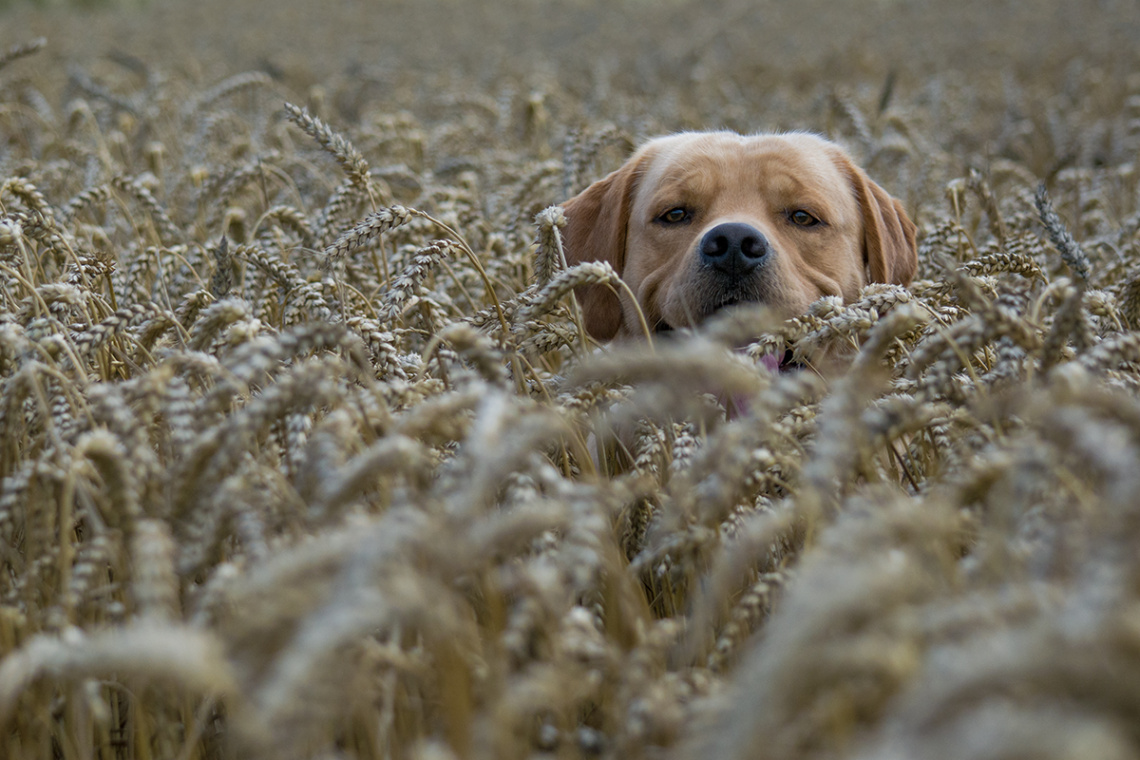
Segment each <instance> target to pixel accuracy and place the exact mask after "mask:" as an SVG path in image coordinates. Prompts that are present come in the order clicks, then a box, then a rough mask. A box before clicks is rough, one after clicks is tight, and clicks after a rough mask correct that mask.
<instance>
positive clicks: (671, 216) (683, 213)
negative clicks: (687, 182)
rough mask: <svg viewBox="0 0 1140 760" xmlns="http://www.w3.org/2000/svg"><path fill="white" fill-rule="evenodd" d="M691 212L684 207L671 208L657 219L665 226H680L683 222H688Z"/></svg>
mask: <svg viewBox="0 0 1140 760" xmlns="http://www.w3.org/2000/svg"><path fill="white" fill-rule="evenodd" d="M688 219H689V210H688V209H686V208H685V207H683V206H678V207H677V208H671V209H669V210H668V211H666V212H665V213H664V214H662V215H661V216H659V217H657V221H659V222H664V223H665V224H680V223H681V222H684V221H688Z"/></svg>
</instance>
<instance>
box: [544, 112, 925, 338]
mask: <svg viewBox="0 0 1140 760" xmlns="http://www.w3.org/2000/svg"><path fill="white" fill-rule="evenodd" d="M563 209H564V212H565V215H566V219H567V226H566V228H565V230H564V241H565V250H566V257H567V261H568V263H570V264H571V265H573V264H576V263H579V262H582V261H608V262H609V263H610V264H611V265H612V266H613V267H614V269H615V270H616V271H617V272H618V274H620V275H621V277H622V279H623V280H624V281H625V283H626V284H627V285H628V286H629V288H630V290H631V291H632V292H633V293H634V294H635V295H636V297H637V307H640V309H641V311H642V312H643V313H644V315H645V318H646V321H647V323H648V324H649V326H650V327H651V328H656V329H658V330H665V329H671V328H677V327H690V326H695V325H697V324H699V323H700V322H702V321H703V320H704V319H706V318H707V317H708V316H709V315H711V314H713V313H714V312H716V311H717V310H718V309H721V308H723V307H725V306H730V305H732V304H736V303H742V302H760V303H765V304H769V305H770V306H771V307H772V308H774V309H775V310H776V311H777V312H778V313H779V314H781V315H782V316H785V317H791V316H795V315H797V314H801V313H803V312H804V311H805V310H806V309H807V307H808V306H809V305H810V304H811V303H812V302H814V301H816V300H817V299H819V298H821V297H823V296H828V295H832V296H840V297H842V298H843V299H844V300H845V301H849V300H851V299H853V298H854V297H855V296H856V295H857V294H858V292H859V290H860V289H861V288H862V287H863V286H864V285H865V284H867V283H868V282H885V283H897V284H901V285H906V284H909V283H910V281H911V278H912V277H913V276H914V272H915V269H916V268H917V265H918V258H917V254H916V249H915V226H914V224H913V223H912V222H911V221H910V219H909V218H907V215H906V212H905V211H904V210H903V207H902V204H900V203H899V202H898V201H897V200H895V199H893V198H891V197H890V196H889V195H888V194H887V193H886V192H885V191H884V190H883V189H882V188H881V187H879V186H878V185H876V184H875V183H874V182H872V181H871V180H870V179H869V178H868V177H867V175H866V174H865V173H864V172H863V170H862V169H860V168H859V167H857V166H856V165H855V164H854V163H853V162H852V161H851V159H850V158H849V157H848V156H847V154H846V153H845V152H844V151H843V150H842V149H841V148H840V147H839V146H837V145H835V144H834V143H832V142H829V141H827V140H824V139H822V138H820V137H816V136H814V135H809V134H799V133H793V134H785V135H755V136H749V137H745V136H741V135H738V134H735V133H732V132H698V133H683V134H677V135H672V136H669V137H660V138H656V139H654V140H651V141H649V142H648V143H646V144H645V145H644V146H642V147H641V148H640V149H639V150H638V151H637V152H636V153H635V154H634V155H633V156H632V157H631V158H630V159H629V161H627V162H626V164H625V165H624V166H622V167H621V168H620V169H618V170H617V171H615V172H614V173H612V174H610V175H609V176H608V177H606V178H605V179H602V180H599V181H598V182H595V183H594V184H593V185H591V186H590V187H588V188H586V190H584V191H583V192H582V193H580V194H579V195H577V196H575V197H574V198H571V199H570V200H568V201H566V203H564V204H563ZM577 295H578V298H579V300H580V302H581V304H582V309H583V315H584V318H585V325H586V329H587V330H588V331H589V332H590V334H591V335H592V336H593V337H594V338H596V339H598V340H609V339H611V338H614V337H619V336H623V335H635V334H638V332H639V331H638V330H637V325H638V324H639V321H638V319H637V316H636V308H635V306H634V304H633V303H628V302H627V303H623V302H622V301H620V300H619V299H618V297H617V296H616V295H614V294H613V292H611V291H610V290H609V289H607V288H605V287H603V286H589V287H585V288H582V289H581V290H580V291H579V292H578V293H577Z"/></svg>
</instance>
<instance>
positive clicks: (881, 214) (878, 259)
mask: <svg viewBox="0 0 1140 760" xmlns="http://www.w3.org/2000/svg"><path fill="white" fill-rule="evenodd" d="M843 160H844V161H845V162H846V163H847V167H848V171H849V173H850V176H851V179H852V183H853V184H854V186H855V197H856V198H857V199H858V201H859V210H860V211H861V212H862V214H863V263H864V264H865V265H866V267H867V274H868V276H869V281H870V282H885V283H888V284H893V285H909V284H910V281H911V280H912V279H914V273H915V271H916V270H917V269H918V249H917V246H916V244H915V231H916V228H915V226H914V222H912V221H911V220H910V217H908V216H907V215H906V210H905V209H903V205H902V203H900V202H899V201H898V200H897V199H895V198H892V197H891V196H890V195H889V194H888V193H887V191H886V190H884V189H883V188H881V187H879V186H878V185H877V184H875V183H874V182H873V181H872V180H871V178H870V177H868V176H867V173H866V172H864V171H863V170H862V169H860V168H859V167H858V166H856V165H855V164H854V162H852V161H851V159H849V158H847V157H846V156H844V157H843Z"/></svg>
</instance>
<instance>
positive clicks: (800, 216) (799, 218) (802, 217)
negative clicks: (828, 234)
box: [788, 209, 819, 227]
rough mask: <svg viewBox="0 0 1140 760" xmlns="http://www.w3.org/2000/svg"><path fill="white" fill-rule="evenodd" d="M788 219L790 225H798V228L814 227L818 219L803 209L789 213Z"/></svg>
mask: <svg viewBox="0 0 1140 760" xmlns="http://www.w3.org/2000/svg"><path fill="white" fill-rule="evenodd" d="M788 218H789V219H791V220H792V224H795V225H798V226H800V227H814V226H815V225H817V224H819V220H818V219H816V218H815V217H814V216H812V215H811V214H809V213H808V212H806V211H804V210H803V209H797V210H795V211H793V212H791V213H790V214H788Z"/></svg>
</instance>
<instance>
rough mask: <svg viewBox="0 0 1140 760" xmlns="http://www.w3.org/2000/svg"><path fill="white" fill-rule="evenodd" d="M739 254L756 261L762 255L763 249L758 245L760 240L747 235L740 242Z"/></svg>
mask: <svg viewBox="0 0 1140 760" xmlns="http://www.w3.org/2000/svg"><path fill="white" fill-rule="evenodd" d="M740 252H741V253H743V254H744V255H745V256H746V257H748V258H750V259H758V258H760V257H761V256H763V255H764V253H765V251H764V247H763V246H761V245H760V240H759V239H758V238H756V237H753V236H752V235H748V236H747V237H745V238H744V239H743V240H741V241H740Z"/></svg>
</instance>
